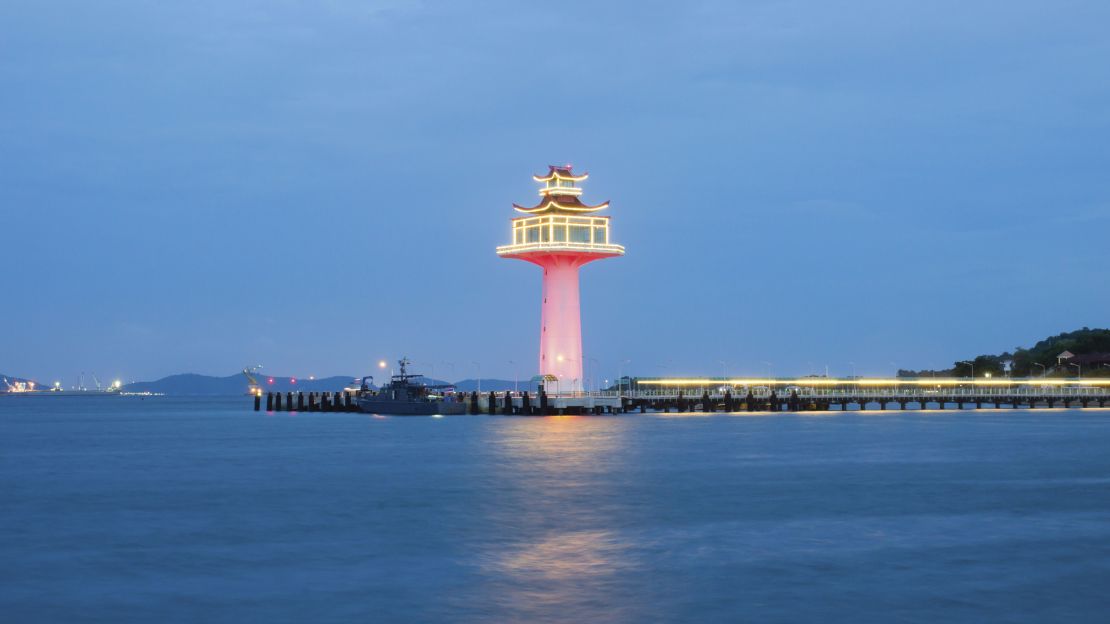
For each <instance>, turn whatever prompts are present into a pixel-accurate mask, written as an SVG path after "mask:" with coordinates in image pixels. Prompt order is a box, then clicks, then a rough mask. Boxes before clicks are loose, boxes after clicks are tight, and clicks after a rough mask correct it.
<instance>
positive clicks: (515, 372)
mask: <svg viewBox="0 0 1110 624" xmlns="http://www.w3.org/2000/svg"><path fill="white" fill-rule="evenodd" d="M509 364H512V366H513V394H516V393H517V392H519V391H520V389H519V388H518V387H517V383H518V382H517V380H519V379H520V369H518V368H517V366H516V362H514V361H512V360H509Z"/></svg>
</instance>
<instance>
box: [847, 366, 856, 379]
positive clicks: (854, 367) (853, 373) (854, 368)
mask: <svg viewBox="0 0 1110 624" xmlns="http://www.w3.org/2000/svg"><path fill="white" fill-rule="evenodd" d="M848 366H851V367H852V379H855V378H856V363H855V362H848Z"/></svg>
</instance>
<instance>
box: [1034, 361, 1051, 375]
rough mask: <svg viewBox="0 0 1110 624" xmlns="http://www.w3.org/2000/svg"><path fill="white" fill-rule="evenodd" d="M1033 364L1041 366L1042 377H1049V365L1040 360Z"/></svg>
mask: <svg viewBox="0 0 1110 624" xmlns="http://www.w3.org/2000/svg"><path fill="white" fill-rule="evenodd" d="M1033 366H1040V367H1041V379H1044V378H1046V377H1048V367H1047V366H1045V365H1044V364H1040V363H1038V362H1033Z"/></svg>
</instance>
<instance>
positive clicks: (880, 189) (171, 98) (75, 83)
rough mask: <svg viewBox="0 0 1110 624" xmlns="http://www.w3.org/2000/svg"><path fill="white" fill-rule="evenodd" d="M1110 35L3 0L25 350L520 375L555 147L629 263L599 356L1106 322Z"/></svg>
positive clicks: (790, 365)
mask: <svg viewBox="0 0 1110 624" xmlns="http://www.w3.org/2000/svg"><path fill="white" fill-rule="evenodd" d="M1108 23H1110V4H1107V3H1105V2H1079V1H1074V2H1068V1H1059V0H1057V1H1053V2H1047V1H1045V2H1032V1H1027V0H1015V1H1012V2H1006V3H1001V2H974V1H973V2H968V1H963V2H945V1H939V2H928V3H922V2H901V1H890V0H885V1H847V2H837V3H828V2H802V1H796V2H788V1H782V2H771V1H767V2H725V1H692V2H635V3H633V2H610V3H604V2H589V3H588V2H559V3H543V4H540V3H522V2H508V1H506V2H475V3H459V2H432V1H429V2H407V1H402V0H391V1H387V2H377V3H374V2H341V1H338V0H335V1H331V2H323V3H302V2H226V1H198V2H190V3H149V2H117V1H113V0H102V1H98V2H95V3H89V2H48V3H45V2H23V1H19V0H9V1H7V2H4V3H2V4H0V145H2V147H3V149H2V150H0V224H2V225H0V227H2V228H3V232H4V236H3V246H2V247H0V266H3V267H4V270H5V274H6V277H5V287H4V289H3V291H2V292H3V295H2V302H0V322H2V324H3V327H4V331H3V332H2V333H0V371H3V372H6V373H8V374H17V375H27V376H34V377H37V378H39V379H41V380H44V381H52V380H54V379H61V380H63V381H65V382H66V383H67V384H68V383H72V381H73V380H74V379H75V378H76V375H77V374H78V373H79V372H81V371H88V372H96V373H97V374H99V375H100V376H101V377H104V378H108V377H122V378H124V379H128V380H130V379H150V378H155V377H159V376H162V375H165V374H170V373H175V372H182V371H193V372H200V373H209V374H231V373H233V372H234V371H236V370H238V369H239V368H241V367H242V366H244V365H247V364H256V363H263V364H264V365H265V367H266V370H267V371H269V372H271V373H277V374H296V375H300V376H307V375H310V374H313V375H317V376H321V375H329V374H356V373H362V372H364V371H366V372H369V369H370V368H371V367H372V364H373V363H374V362H377V361H378V360H379V359H382V358H387V359H395V358H396V357H399V356H401V355H405V354H407V355H408V356H409V357H410V358H412V359H413V360H415V361H417V362H418V363H420V365H419V368H421V369H422V370H423V371H424V372H426V373H434V374H435V375H436V376H437V377H448V378H461V377H473V376H474V375H475V374H476V372H477V370H478V366H476V365H475V364H473V362H479V363H480V367H481V371H482V375H483V376H499V377H511V376H512V375H513V374H514V370H516V369H519V370H520V375H521V376H529V375H531V374H532V373H534V372H535V370H534V369H535V368H536V365H535V359H536V352H537V334H538V326H539V303H540V302H539V287H540V275H539V272H538V269H536V268H535V267H533V266H531V265H528V264H526V263H523V262H514V261H508V260H501V259H499V258H497V257H496V256H495V254H494V252H493V248H494V247H495V246H496V245H498V244H502V243H505V242H507V241H508V235H509V219H510V218H511V217H512V216H513V213H512V210H511V207H510V204H511V203H512V202H514V201H515V202H527V201H530V200H531V199H532V198H534V197H535V186H534V183H533V182H532V181H531V179H530V175H531V174H532V173H537V172H540V171H542V170H544V168H545V165H547V164H549V163H565V162H570V163H574V164H575V166H576V169H580V170H582V169H584V170H588V171H589V172H590V173H591V178H590V180H589V181H588V182H587V184H586V193H585V195H584V199H586V200H587V201H602V200H605V199H609V200H611V201H612V208H611V209H610V211H609V214H611V215H612V217H613V238H614V240H615V241H617V242H620V243H623V244H624V245H625V246H626V247H627V249H628V254H627V256H626V257H624V258H621V259H616V260H608V261H605V262H599V263H595V264H593V265H590V266H588V267H586V268H585V269H584V271H583V275H582V289H583V293H582V296H583V322H584V333H585V348H586V352H587V355H588V356H589V357H591V358H594V359H596V361H591V362H590V364H591V365H592V366H593V367H594V368H595V369H596V370H597V377H599V378H602V377H608V378H612V377H613V376H614V375H615V374H616V369H617V365H618V363H619V362H621V361H623V360H631V361H632V364H630V365H627V366H625V371H626V372H627V371H629V370H631V371H632V372H634V373H638V374H642V375H658V374H671V375H674V374H693V373H701V374H717V373H719V372H720V371H721V370H722V369H727V371H728V372H729V373H730V374H762V373H764V372H766V371H767V369H768V365H767V364H766V362H770V363H771V366H770V368H771V370H772V372H773V373H774V374H776V375H785V374H794V373H799V374H805V373H807V372H809V370H810V369H814V370H823V369H824V367H825V366H826V365H827V366H828V367H829V369H830V372H831V373H832V374H834V375H835V374H847V373H849V372H850V370H851V368H852V366H853V364H850V363H854V368H855V370H856V371H857V372H859V373H861V374H865V373H868V374H881V373H890V372H892V371H893V369H894V368H895V367H896V366H900V367H932V366H946V365H949V364H951V362H952V361H953V360H956V359H960V358H963V357H966V356H969V355H975V354H978V353H982V352H997V351H1001V350H1003V349H1008V348H1012V347H1014V346H1016V345H1031V344H1032V343H1033V342H1034V341H1035V340H1037V339H1039V338H1041V337H1043V336H1045V335H1048V334H1051V333H1057V332H1060V331H1065V330H1070V329H1075V328H1078V327H1082V326H1084V325H1086V326H1103V327H1104V326H1107V325H1110V288H1108V279H1107V267H1108V266H1110V262H1108V260H1110V251H1108V247H1110V245H1108V239H1107V232H1110V187H1108V184H1107V180H1108V177H1107V171H1108V165H1110V153H1108V152H1110V62H1107V59H1110V38H1108V37H1106V33H1105V26H1106V24H1108ZM24 276H26V277H27V278H29V279H27V278H24ZM510 361H512V362H517V364H510ZM722 362H723V364H722Z"/></svg>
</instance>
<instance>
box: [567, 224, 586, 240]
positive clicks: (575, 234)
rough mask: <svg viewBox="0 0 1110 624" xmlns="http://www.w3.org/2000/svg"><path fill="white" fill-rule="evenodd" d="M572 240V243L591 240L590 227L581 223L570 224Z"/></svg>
mask: <svg viewBox="0 0 1110 624" xmlns="http://www.w3.org/2000/svg"><path fill="white" fill-rule="evenodd" d="M569 234H570V242H572V243H588V242H590V228H588V227H585V226H581V225H572V226H570V232H569Z"/></svg>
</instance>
